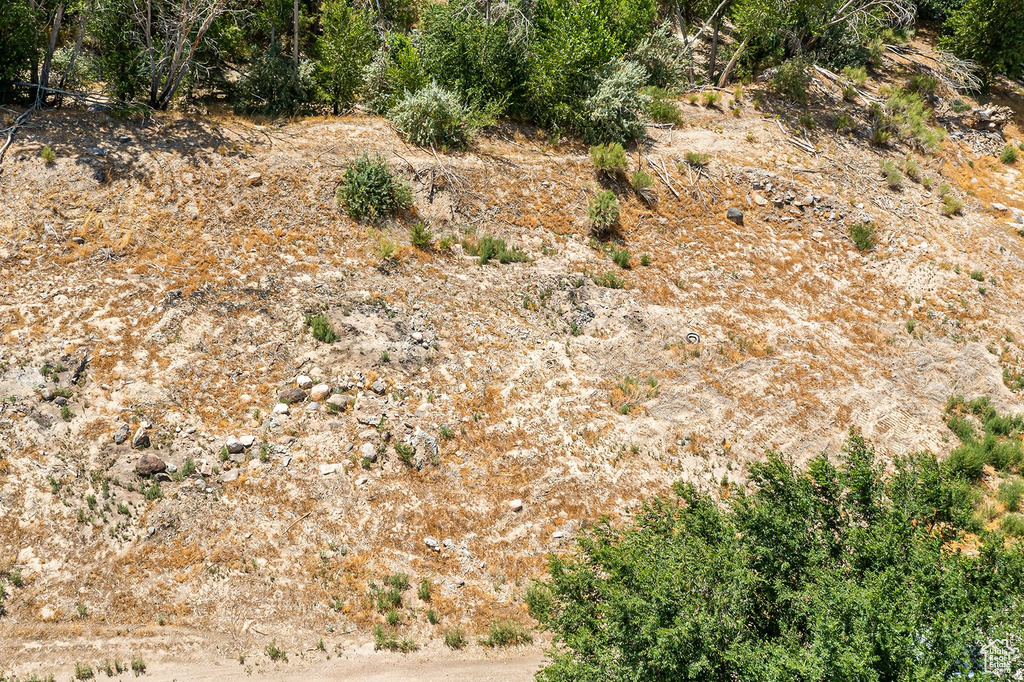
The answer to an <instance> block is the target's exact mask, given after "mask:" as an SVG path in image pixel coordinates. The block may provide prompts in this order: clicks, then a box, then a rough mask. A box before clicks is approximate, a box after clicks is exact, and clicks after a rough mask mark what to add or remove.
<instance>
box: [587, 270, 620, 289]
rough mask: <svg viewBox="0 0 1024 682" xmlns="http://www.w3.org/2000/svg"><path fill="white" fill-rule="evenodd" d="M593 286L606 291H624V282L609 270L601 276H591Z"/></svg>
mask: <svg viewBox="0 0 1024 682" xmlns="http://www.w3.org/2000/svg"><path fill="white" fill-rule="evenodd" d="M592 279H593V281H594V284H596V285H597V286H599V287H605V288H606V289H625V288H626V281H625V280H624V279H622V278H621V277H619V276H618V275H616V274H615V273H614V272H612V271H611V270H609V271H608V272H606V273H604V274H601V275H594V276H593V278H592Z"/></svg>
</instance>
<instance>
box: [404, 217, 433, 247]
mask: <svg viewBox="0 0 1024 682" xmlns="http://www.w3.org/2000/svg"><path fill="white" fill-rule="evenodd" d="M409 241H410V242H412V245H413V246H415V247H416V248H417V249H419V250H421V251H430V250H431V249H432V248H434V233H433V232H431V231H430V228H429V227H427V224H426V223H424V222H422V221H419V220H417V221H416V222H415V223H413V224H412V227H411V228H409Z"/></svg>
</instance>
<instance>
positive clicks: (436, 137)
mask: <svg viewBox="0 0 1024 682" xmlns="http://www.w3.org/2000/svg"><path fill="white" fill-rule="evenodd" d="M388 117H389V118H390V119H391V122H392V123H394V124H395V127H396V128H398V130H399V132H401V133H402V135H403V136H404V137H405V139H407V140H408V141H409V142H412V143H413V144H416V145H419V146H421V147H430V146H433V145H437V146H439V147H452V148H457V149H461V148H463V147H465V146H466V144H467V142H468V140H469V134H470V121H469V112H468V111H467V110H466V108H465V107H464V106H462V103H461V102H460V101H459V98H458V97H457V96H456V95H455V93H452V92H449V91H447V90H445V89H444V88H442V87H441V86H439V85H438V84H437V83H434V82H432V83H430V84H429V85H426V86H425V87H423V88H421V89H419V90H417V91H416V92H408V93H406V95H405V96H404V97H403V98H402V99H401V100H399V101H398V103H397V104H395V106H394V107H392V108H391V111H390V113H389V114H388Z"/></svg>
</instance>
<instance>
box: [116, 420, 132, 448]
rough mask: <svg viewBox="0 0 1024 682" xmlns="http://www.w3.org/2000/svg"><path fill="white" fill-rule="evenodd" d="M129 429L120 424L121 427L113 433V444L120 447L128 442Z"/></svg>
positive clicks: (125, 425)
mask: <svg viewBox="0 0 1024 682" xmlns="http://www.w3.org/2000/svg"><path fill="white" fill-rule="evenodd" d="M130 429H131V427H129V426H128V425H127V424H125V423H124V422H122V423H121V425H120V426H118V427H117V430H116V431H114V443H116V444H117V445H120V444H121V443H124V442H125V441H126V440H128V433H129V432H130Z"/></svg>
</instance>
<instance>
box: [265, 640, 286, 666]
mask: <svg viewBox="0 0 1024 682" xmlns="http://www.w3.org/2000/svg"><path fill="white" fill-rule="evenodd" d="M263 653H265V654H266V655H267V658H269V659H270V660H272V661H287V660H288V652H286V651H285V650H284V649H282V648H281V647H279V646H278V645H277V640H276V639H275V640H274V641H272V642H271V643H270V644H268V645H267V646H266V648H265V649H264V650H263Z"/></svg>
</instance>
